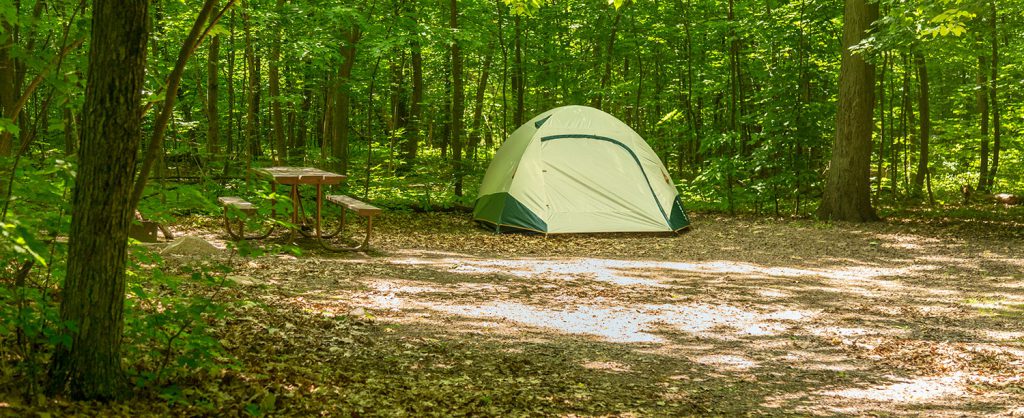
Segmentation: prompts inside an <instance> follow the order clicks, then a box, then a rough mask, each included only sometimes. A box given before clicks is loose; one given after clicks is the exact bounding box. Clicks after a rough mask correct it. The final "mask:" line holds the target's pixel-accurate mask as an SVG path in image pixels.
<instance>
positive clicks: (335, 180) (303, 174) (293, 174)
mask: <svg viewBox="0 0 1024 418" xmlns="http://www.w3.org/2000/svg"><path fill="white" fill-rule="evenodd" d="M255 171H256V173H257V174H259V175H261V176H263V177H269V178H271V179H272V180H273V181H274V182H276V183H278V184H339V183H341V182H343V181H345V179H346V178H347V177H346V176H345V175H343V174H337V173H332V172H330V171H324V170H321V169H319V168H313V167H265V168H258V169H256V170H255Z"/></svg>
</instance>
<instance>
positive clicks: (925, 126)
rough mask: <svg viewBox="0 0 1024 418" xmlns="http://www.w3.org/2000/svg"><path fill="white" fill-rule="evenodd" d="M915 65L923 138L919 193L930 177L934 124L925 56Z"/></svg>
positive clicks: (918, 57) (919, 56)
mask: <svg viewBox="0 0 1024 418" xmlns="http://www.w3.org/2000/svg"><path fill="white" fill-rule="evenodd" d="M914 63H915V64H916V66H917V82H918V84H919V85H920V88H921V94H920V95H918V96H917V97H918V102H917V107H918V112H919V113H920V117H921V120H920V122H921V135H920V136H921V137H920V138H918V140H919V142H920V144H921V146H920V148H919V149H918V152H919V156H918V159H917V174H916V175H914V192H915V193H919V192H921V191H922V190H923V189H924V182H925V179H926V177H927V176H928V157H929V156H928V141H929V140H930V139H931V138H930V137H931V127H932V123H931V112H930V107H929V103H928V102H929V99H930V97H929V91H928V63H927V62H926V61H925V58H924V54H921V53H918V54H917V55H915V56H914Z"/></svg>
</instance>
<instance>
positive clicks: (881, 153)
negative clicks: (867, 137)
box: [875, 55, 889, 203]
mask: <svg viewBox="0 0 1024 418" xmlns="http://www.w3.org/2000/svg"><path fill="white" fill-rule="evenodd" d="M888 64H889V56H888V55H886V56H885V58H884V59H883V60H882V71H880V72H879V74H878V120H879V122H880V123H879V125H880V126H881V129H880V131H879V134H878V175H877V176H876V177H877V179H878V184H877V185H876V187H875V202H876V203H877V202H878V199H880V198H881V197H882V180H883V179H884V178H885V172H884V171H882V169H883V167H882V166H883V164H884V163H885V74H886V70H887V69H888Z"/></svg>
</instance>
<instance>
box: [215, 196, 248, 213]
mask: <svg viewBox="0 0 1024 418" xmlns="http://www.w3.org/2000/svg"><path fill="white" fill-rule="evenodd" d="M217 202H218V203H220V204H221V206H231V207H234V208H236V209H238V210H240V211H242V212H245V213H246V214H253V213H255V212H256V205H253V204H252V203H249V202H246V201H245V200H244V199H242V198H240V197H237V196H221V197H218V198H217Z"/></svg>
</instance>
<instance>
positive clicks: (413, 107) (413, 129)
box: [401, 40, 423, 173]
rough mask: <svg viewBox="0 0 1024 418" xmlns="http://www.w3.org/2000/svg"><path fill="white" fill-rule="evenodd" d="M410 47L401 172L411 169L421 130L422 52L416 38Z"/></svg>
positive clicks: (414, 160)
mask: <svg viewBox="0 0 1024 418" xmlns="http://www.w3.org/2000/svg"><path fill="white" fill-rule="evenodd" d="M410 49H412V103H410V104H409V134H408V135H406V136H405V142H404V143H403V144H402V167H401V171H402V172H403V173H406V172H409V171H411V170H412V166H413V164H414V163H415V162H416V152H417V149H418V148H419V141H420V136H422V130H423V128H422V126H423V123H422V119H423V103H422V102H423V52H422V50H421V49H420V43H419V41H418V40H414V41H413V42H412V45H411V46H410Z"/></svg>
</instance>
